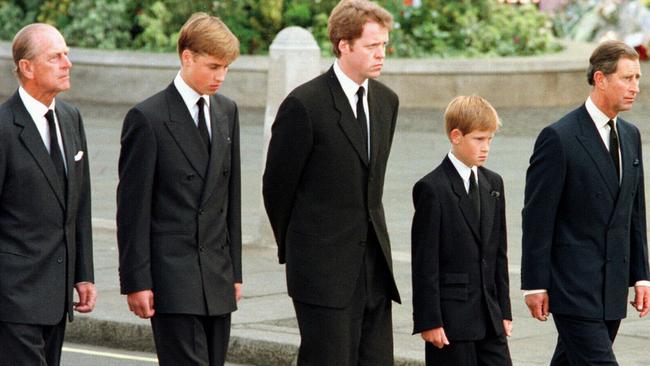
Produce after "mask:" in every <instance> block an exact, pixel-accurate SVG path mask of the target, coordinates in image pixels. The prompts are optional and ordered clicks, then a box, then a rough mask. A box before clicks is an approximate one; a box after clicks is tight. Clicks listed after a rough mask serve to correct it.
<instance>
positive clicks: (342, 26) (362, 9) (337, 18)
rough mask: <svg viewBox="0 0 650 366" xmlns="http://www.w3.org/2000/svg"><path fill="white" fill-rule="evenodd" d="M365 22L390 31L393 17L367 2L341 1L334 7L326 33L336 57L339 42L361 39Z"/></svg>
mask: <svg viewBox="0 0 650 366" xmlns="http://www.w3.org/2000/svg"><path fill="white" fill-rule="evenodd" d="M367 22H376V23H379V25H381V26H382V27H384V28H387V29H390V28H391V27H392V24H393V16H392V15H391V14H390V13H389V12H388V11H386V9H384V8H382V7H381V6H379V5H377V4H375V3H373V2H370V1H368V0H342V1H341V2H340V3H338V4H337V5H336V6H335V7H334V9H333V10H332V13H331V14H330V18H329V20H328V21H327V32H328V33H329V36H330V41H331V42H332V51H333V52H334V54H335V55H336V57H339V56H341V52H340V51H339V42H340V41H341V40H348V41H354V40H355V39H357V38H359V37H361V33H363V26H364V25H365V24H366V23H367Z"/></svg>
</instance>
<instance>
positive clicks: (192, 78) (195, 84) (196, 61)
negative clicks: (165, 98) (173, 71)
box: [181, 50, 230, 95]
mask: <svg viewBox="0 0 650 366" xmlns="http://www.w3.org/2000/svg"><path fill="white" fill-rule="evenodd" d="M181 63H182V70H181V76H182V77H183V80H185V82H186V83H187V85H189V86H190V87H191V88H192V89H194V90H195V91H196V92H197V93H199V94H202V95H203V94H207V95H212V94H215V93H216V92H217V90H219V88H220V87H221V84H222V83H223V81H224V80H225V79H226V74H227V73H228V66H230V65H229V64H228V63H227V62H226V61H225V60H222V59H220V58H218V57H215V56H211V55H203V54H197V53H193V52H192V51H190V50H183V52H182V54H181Z"/></svg>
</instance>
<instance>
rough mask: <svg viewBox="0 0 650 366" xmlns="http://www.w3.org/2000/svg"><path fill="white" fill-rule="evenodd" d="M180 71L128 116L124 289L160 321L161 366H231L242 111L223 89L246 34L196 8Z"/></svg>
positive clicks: (121, 204)
mask: <svg viewBox="0 0 650 366" xmlns="http://www.w3.org/2000/svg"><path fill="white" fill-rule="evenodd" d="M178 52H179V56H180V60H181V70H180V71H179V73H178V75H177V76H176V78H175V79H174V81H173V82H172V83H171V84H170V85H169V86H168V87H167V89H165V90H163V91H161V92H159V93H157V94H155V95H154V96H152V97H150V98H149V99H147V100H145V101H143V102H141V103H140V104H138V105H136V106H135V107H134V108H132V109H131V110H130V111H129V112H128V114H127V115H126V118H125V119H124V126H123V129H122V150H121V153H120V160H119V176H120V183H119V186H118V189H117V232H118V245H119V251H120V269H119V270H120V284H121V291H122V293H123V294H126V295H127V302H128V305H129V309H130V310H131V311H133V313H135V314H136V315H137V316H139V317H141V318H151V325H152V328H153V332H154V340H155V343H156V350H157V353H158V359H159V361H160V364H161V365H190V364H197V363H198V364H201V365H223V364H224V362H225V357H226V353H227V350H228V340H229V336H230V314H231V313H232V312H233V311H235V310H236V308H237V301H238V300H239V298H240V297H241V282H242V270H241V216H240V211H241V203H240V196H241V193H240V163H239V118H238V112H237V106H236V105H235V103H234V102H233V101H232V100H230V99H228V98H226V97H224V96H222V95H218V94H215V93H216V92H217V90H218V89H219V87H220V86H221V83H222V82H223V81H224V79H225V76H226V73H227V71H228V66H229V65H230V63H231V62H233V61H234V60H235V59H236V58H237V56H238V55H239V41H238V40H237V38H236V37H235V36H234V35H233V34H232V33H231V32H230V30H229V29H228V27H226V25H225V24H223V22H221V20H219V19H218V18H217V17H214V16H209V15H208V14H205V13H197V14H195V15H193V16H192V17H191V18H190V19H189V20H188V21H187V22H186V23H185V25H184V26H183V28H182V29H181V31H180V35H179V39H178Z"/></svg>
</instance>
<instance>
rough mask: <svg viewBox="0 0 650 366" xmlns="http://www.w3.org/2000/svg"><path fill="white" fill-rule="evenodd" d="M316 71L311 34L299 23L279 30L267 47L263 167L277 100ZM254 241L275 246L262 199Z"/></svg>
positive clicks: (316, 54)
mask: <svg viewBox="0 0 650 366" xmlns="http://www.w3.org/2000/svg"><path fill="white" fill-rule="evenodd" d="M319 73H320V48H319V47H318V44H317V43H316V40H315V39H314V36H312V35H311V33H309V32H308V31H307V30H305V29H303V28H300V27H288V28H285V29H283V30H282V31H280V33H278V35H277V36H276V37H275V39H274V40H273V43H271V47H270V49H269V71H268V76H267V80H268V84H267V87H266V110H265V113H264V146H263V149H262V154H263V156H262V167H261V169H262V171H264V167H265V166H266V153H267V151H268V147H269V141H270V140H271V126H272V125H273V120H274V119H275V115H276V113H277V112H278V108H279V107H280V104H281V103H282V101H283V100H284V98H285V97H286V96H287V94H289V92H291V91H292V90H293V89H294V88H295V87H297V86H298V85H300V84H303V83H304V82H306V81H309V80H311V79H313V78H314V77H316V76H318V74H319ZM255 242H257V243H258V244H262V245H269V246H275V241H274V238H273V234H272V232H271V226H270V225H269V221H268V217H267V216H266V211H265V210H264V203H263V202H262V203H261V205H260V227H259V236H258V238H257V240H256V241H255Z"/></svg>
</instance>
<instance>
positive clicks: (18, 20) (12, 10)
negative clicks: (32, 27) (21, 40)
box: [0, 1, 30, 39]
mask: <svg viewBox="0 0 650 366" xmlns="http://www.w3.org/2000/svg"><path fill="white" fill-rule="evenodd" d="M28 23H30V22H29V21H27V20H26V19H25V12H24V10H23V9H22V8H21V7H20V6H18V5H16V4H13V3H12V2H9V1H0V39H12V38H13V36H14V34H16V32H18V31H19V30H20V28H22V27H23V26H25V25H26V24H28Z"/></svg>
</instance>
